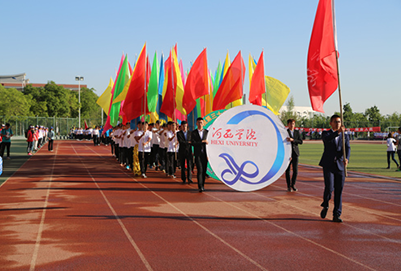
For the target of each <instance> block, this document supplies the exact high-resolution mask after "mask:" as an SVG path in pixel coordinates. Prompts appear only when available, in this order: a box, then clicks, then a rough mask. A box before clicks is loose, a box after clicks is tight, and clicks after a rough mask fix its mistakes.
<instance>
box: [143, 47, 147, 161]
mask: <svg viewBox="0 0 401 271" xmlns="http://www.w3.org/2000/svg"><path fill="white" fill-rule="evenodd" d="M144 53H145V55H144V56H145V82H144V83H143V98H142V99H143V120H144V122H145V121H146V119H145V113H146V104H145V103H146V99H145V98H146V75H147V68H148V58H147V55H146V48H145V52H144ZM144 127H145V124H144V125H142V129H144ZM145 133H146V131H145V130H143V136H144V139H143V141H145V138H146V137H145ZM142 159H143V161H145V145H143V146H142ZM144 164H145V162H144Z"/></svg>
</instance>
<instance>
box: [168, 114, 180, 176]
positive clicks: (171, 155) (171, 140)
mask: <svg viewBox="0 0 401 271" xmlns="http://www.w3.org/2000/svg"><path fill="white" fill-rule="evenodd" d="M167 129H168V131H167V132H166V136H167V144H168V147H167V172H166V173H167V176H171V177H172V178H176V177H175V175H174V174H175V170H176V161H175V155H176V150H177V144H178V140H177V137H176V124H175V122H172V121H171V122H169V123H168V124H167Z"/></svg>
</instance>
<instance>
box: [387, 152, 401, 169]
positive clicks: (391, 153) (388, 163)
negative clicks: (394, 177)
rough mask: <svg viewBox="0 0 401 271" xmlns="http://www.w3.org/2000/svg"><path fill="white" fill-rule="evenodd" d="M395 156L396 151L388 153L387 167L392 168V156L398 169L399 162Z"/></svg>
mask: <svg viewBox="0 0 401 271" xmlns="http://www.w3.org/2000/svg"><path fill="white" fill-rule="evenodd" d="M394 155H395V151H388V152H387V165H388V167H390V156H391V160H393V161H394V163H395V164H396V165H397V167H398V166H399V164H398V162H397V160H395V157H394ZM398 155H399V154H398Z"/></svg>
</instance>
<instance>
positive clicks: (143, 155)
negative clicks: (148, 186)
mask: <svg viewBox="0 0 401 271" xmlns="http://www.w3.org/2000/svg"><path fill="white" fill-rule="evenodd" d="M149 158H150V152H138V159H139V165H140V166H141V174H146V170H147V169H148V163H149Z"/></svg>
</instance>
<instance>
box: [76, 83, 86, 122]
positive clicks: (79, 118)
mask: <svg viewBox="0 0 401 271" xmlns="http://www.w3.org/2000/svg"><path fill="white" fill-rule="evenodd" d="M75 81H78V106H79V108H78V126H79V128H81V81H84V77H83V76H75Z"/></svg>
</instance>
